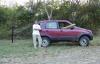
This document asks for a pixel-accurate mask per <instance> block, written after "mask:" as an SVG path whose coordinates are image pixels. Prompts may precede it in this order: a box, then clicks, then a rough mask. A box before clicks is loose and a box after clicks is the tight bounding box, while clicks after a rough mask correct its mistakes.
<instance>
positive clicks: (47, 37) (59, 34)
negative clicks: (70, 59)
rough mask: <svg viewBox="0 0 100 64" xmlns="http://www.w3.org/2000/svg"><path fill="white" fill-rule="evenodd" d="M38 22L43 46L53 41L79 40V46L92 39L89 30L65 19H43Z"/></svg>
mask: <svg viewBox="0 0 100 64" xmlns="http://www.w3.org/2000/svg"><path fill="white" fill-rule="evenodd" d="M39 24H40V26H41V28H42V30H41V31H40V33H41V36H42V39H43V43H42V46H44V47H45V46H48V45H49V44H50V43H51V42H55V41H72V42H79V44H80V45H81V46H88V45H89V41H90V40H93V34H92V31H91V30H87V29H84V28H80V27H77V26H75V24H72V23H71V22H69V21H67V20H44V21H40V22H39ZM65 27H67V28H65Z"/></svg>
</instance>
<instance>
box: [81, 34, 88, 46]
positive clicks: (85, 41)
mask: <svg viewBox="0 0 100 64" xmlns="http://www.w3.org/2000/svg"><path fill="white" fill-rule="evenodd" d="M89 41H90V40H89V38H88V37H87V36H82V37H81V38H80V40H79V44H80V46H82V47H86V46H88V45H89Z"/></svg>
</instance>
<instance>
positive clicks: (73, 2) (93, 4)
mask: <svg viewBox="0 0 100 64" xmlns="http://www.w3.org/2000/svg"><path fill="white" fill-rule="evenodd" d="M45 19H57V20H59V19H62V20H69V21H71V22H72V23H76V25H77V26H80V27H83V28H88V29H91V30H93V32H94V33H96V31H97V30H98V29H99V27H100V0H88V1H87V2H86V3H82V2H80V0H68V1H66V0H61V1H59V0H57V1H54V0H51V1H48V2H45V1H41V0H39V1H38V2H37V3H34V1H33V0H30V1H29V2H28V3H26V5H25V6H17V5H16V6H14V7H12V8H9V7H6V6H0V39H4V38H8V39H10V35H11V29H12V26H14V29H15V31H14V34H15V36H16V38H22V37H23V38H30V37H31V32H32V24H33V23H34V21H35V20H45ZM26 36H27V37H26Z"/></svg>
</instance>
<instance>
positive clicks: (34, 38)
mask: <svg viewBox="0 0 100 64" xmlns="http://www.w3.org/2000/svg"><path fill="white" fill-rule="evenodd" d="M36 39H37V37H36V35H33V45H34V48H37V41H36Z"/></svg>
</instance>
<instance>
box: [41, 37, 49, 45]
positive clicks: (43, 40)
mask: <svg viewBox="0 0 100 64" xmlns="http://www.w3.org/2000/svg"><path fill="white" fill-rule="evenodd" d="M49 44H50V40H49V38H47V37H42V47H47V46H49Z"/></svg>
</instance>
